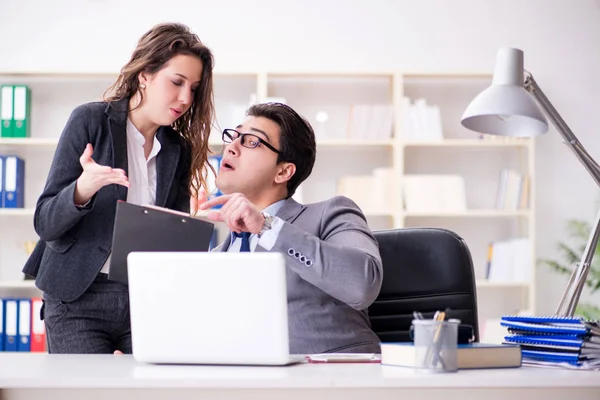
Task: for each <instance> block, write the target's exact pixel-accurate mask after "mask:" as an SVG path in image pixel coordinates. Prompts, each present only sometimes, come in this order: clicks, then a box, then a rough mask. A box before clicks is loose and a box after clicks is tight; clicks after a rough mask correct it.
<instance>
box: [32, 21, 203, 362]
mask: <svg viewBox="0 0 600 400" xmlns="http://www.w3.org/2000/svg"><path fill="white" fill-rule="evenodd" d="M212 70H213V57H212V53H211V51H210V50H209V49H208V48H207V47H206V46H204V45H203V44H202V42H201V41H200V40H199V38H198V37H197V36H196V35H195V34H193V33H192V32H191V31H190V30H189V28H188V27H186V26H184V25H181V24H160V25H157V26H155V27H153V28H152V29H150V30H149V31H148V32H147V33H145V34H144V35H143V36H142V37H141V38H140V40H139V42H138V45H137V48H136V49H135V51H134V52H133V54H132V56H131V59H130V60H129V62H128V63H127V64H126V65H125V66H124V67H123V68H122V70H121V74H120V75H119V77H118V79H117V81H116V82H115V84H114V85H113V86H112V87H111V88H109V90H108V91H107V96H105V101H103V102H94V103H87V104H83V105H80V106H78V107H77V108H75V110H74V111H73V112H72V114H71V116H70V118H69V120H68V121H67V123H66V126H65V128H64V130H63V132H62V135H61V137H60V140H59V143H58V146H57V149H56V152H55V154H54V160H53V162H52V165H51V168H50V171H49V174H48V178H47V181H46V185H45V187H44V190H43V193H42V194H41V196H40V198H39V200H38V202H37V205H36V210H35V216H34V226H35V230H36V232H37V233H38V235H39V237H40V241H39V242H38V245H37V246H36V249H35V250H34V252H33V254H32V255H31V257H30V258H29V260H28V261H27V263H26V265H25V267H24V269H23V272H25V273H26V274H28V275H30V276H33V277H35V278H36V286H37V287H38V288H40V289H41V290H42V291H43V299H44V305H43V309H42V315H41V318H43V319H44V320H45V324H46V333H47V339H48V350H49V352H50V353H112V352H113V351H114V350H116V349H118V350H121V351H123V352H125V353H130V352H131V336H130V325H129V299H128V292H127V287H126V286H125V285H122V284H120V283H116V282H113V281H110V280H108V279H107V271H108V270H107V268H108V263H109V260H110V253H111V244H112V232H113V225H114V216H115V211H116V204H117V201H119V200H121V201H127V202H131V203H136V204H147V203H150V204H155V205H157V206H162V207H168V208H172V209H175V210H180V211H186V212H187V211H189V209H190V195H194V197H196V196H197V194H198V190H199V189H200V187H201V186H205V182H204V179H203V176H202V174H201V173H199V172H200V171H202V169H203V166H204V165H205V163H206V161H207V157H208V136H209V134H210V126H211V122H212V120H213V115H214V105H213V83H212ZM190 192H191V193H190Z"/></svg>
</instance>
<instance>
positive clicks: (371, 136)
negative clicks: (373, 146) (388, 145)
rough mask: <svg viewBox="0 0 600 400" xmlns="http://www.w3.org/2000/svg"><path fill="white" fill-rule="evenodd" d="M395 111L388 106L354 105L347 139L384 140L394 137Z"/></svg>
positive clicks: (349, 116) (351, 108)
mask: <svg viewBox="0 0 600 400" xmlns="http://www.w3.org/2000/svg"><path fill="white" fill-rule="evenodd" d="M393 121H394V109H393V107H392V106H391V105H388V104H353V105H352V106H351V107H350V113H349V115H348V127H347V135H346V137H347V138H348V139H351V140H383V139H390V138H391V137H392V131H393Z"/></svg>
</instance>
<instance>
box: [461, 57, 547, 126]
mask: <svg viewBox="0 0 600 400" xmlns="http://www.w3.org/2000/svg"><path fill="white" fill-rule="evenodd" d="M461 123H462V125H463V126H464V127H465V128H467V129H470V130H472V131H475V132H480V133H489V134H493V135H502V136H515V137H527V136H536V135H539V134H542V133H545V132H547V131H548V122H546V118H545V117H544V114H542V111H541V110H540V108H539V107H538V105H537V103H536V102H535V99H534V98H533V97H532V96H531V95H530V94H529V93H528V92H527V90H525V88H524V87H523V52H522V51H521V50H518V49H512V48H503V49H500V50H499V51H498V56H497V58H496V68H495V70H494V80H493V82H492V85H491V86H490V87H489V88H487V89H485V90H484V91H483V92H481V93H480V94H479V95H478V96H477V97H475V99H473V101H471V104H469V106H468V107H467V109H466V110H465V112H464V114H463V116H462V120H461Z"/></svg>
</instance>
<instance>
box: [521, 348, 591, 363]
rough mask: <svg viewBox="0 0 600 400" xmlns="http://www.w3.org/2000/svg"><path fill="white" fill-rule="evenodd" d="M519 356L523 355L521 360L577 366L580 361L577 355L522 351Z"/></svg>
mask: <svg viewBox="0 0 600 400" xmlns="http://www.w3.org/2000/svg"><path fill="white" fill-rule="evenodd" d="M521 354H522V355H523V358H529V359H533V360H539V361H549V362H555V363H561V362H566V363H569V364H573V365H578V364H580V362H581V361H582V360H581V359H580V357H579V354H578V353H554V352H550V351H530V350H522V351H521Z"/></svg>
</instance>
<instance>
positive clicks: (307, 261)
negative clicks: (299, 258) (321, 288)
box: [304, 260, 313, 267]
mask: <svg viewBox="0 0 600 400" xmlns="http://www.w3.org/2000/svg"><path fill="white" fill-rule="evenodd" d="M312 264H313V262H312V261H311V260H306V262H305V263H304V265H306V266H307V267H310V266H312Z"/></svg>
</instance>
